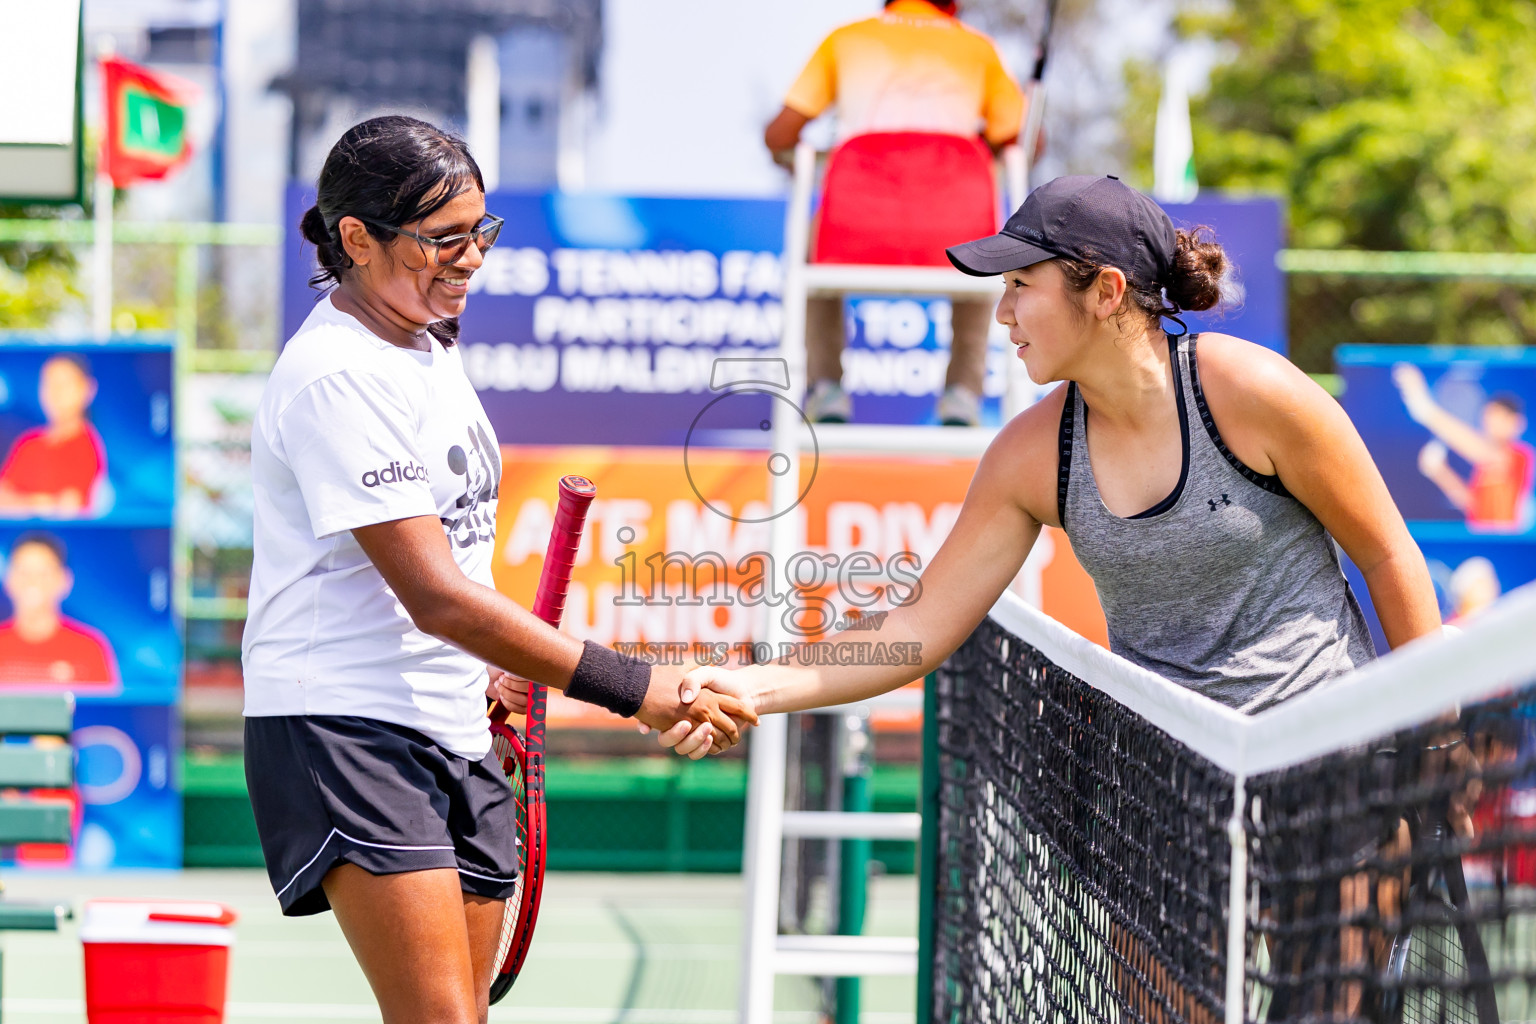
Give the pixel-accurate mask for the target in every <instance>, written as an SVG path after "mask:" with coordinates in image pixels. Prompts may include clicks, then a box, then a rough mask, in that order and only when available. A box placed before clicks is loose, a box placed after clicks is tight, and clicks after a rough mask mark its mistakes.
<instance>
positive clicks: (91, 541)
mask: <svg viewBox="0 0 1536 1024" xmlns="http://www.w3.org/2000/svg"><path fill="white" fill-rule="evenodd" d="M181 657H182V651H181V637H180V634H179V632H178V630H177V628H176V623H175V621H174V619H173V618H172V613H171V537H170V530H169V529H166V528H164V527H160V528H148V527H146V528H141V529H126V528H121V527H106V526H65V525H58V524H48V525H44V526H31V525H28V526H4V527H0V691H20V690H67V691H70V692H72V693H74V694H75V695H76V696H77V697H78V698H79V699H80V701H81V702H82V704H84V703H93V702H97V701H100V700H107V699H115V700H122V701H126V702H132V703H143V704H149V703H155V704H174V703H175V702H176V695H177V691H178V687H179V686H180V682H181Z"/></svg>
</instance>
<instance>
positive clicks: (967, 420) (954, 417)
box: [934, 384, 981, 427]
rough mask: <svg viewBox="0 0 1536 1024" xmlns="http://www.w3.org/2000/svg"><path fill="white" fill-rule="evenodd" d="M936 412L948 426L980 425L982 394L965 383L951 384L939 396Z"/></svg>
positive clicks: (941, 421)
mask: <svg viewBox="0 0 1536 1024" xmlns="http://www.w3.org/2000/svg"><path fill="white" fill-rule="evenodd" d="M934 414H935V415H936V416H938V418H939V422H940V423H941V424H943V425H944V426H946V427H979V426H981V396H980V395H978V394H976V392H974V391H972V390H971V389H970V388H968V387H966V386H965V385H963V384H951V385H950V386H949V387H947V388H945V389H944V393H943V394H942V395H940V396H939V404H938V406H937V407H936V408H935V409H934Z"/></svg>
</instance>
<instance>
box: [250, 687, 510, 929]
mask: <svg viewBox="0 0 1536 1024" xmlns="http://www.w3.org/2000/svg"><path fill="white" fill-rule="evenodd" d="M245 779H246V785H247V787H248V788H249V790H250V794H251V808H252V810H254V811H255V812H256V831H257V832H258V833H259V835H260V836H261V852H262V854H263V856H264V857H265V858H266V861H267V875H268V876H269V877H270V878H271V879H272V888H273V889H274V890H276V892H277V899H278V902H279V903H280V904H282V908H283V913H284V914H286V915H288V916H290V917H299V916H302V915H304V914H318V913H321V912H322V911H325V910H329V909H330V906H331V905H330V901H328V900H327V899H326V897H325V890H324V889H322V888H321V886H320V880H321V879H322V878H324V877H325V874H326V872H327V871H329V870H330V869H331V868H333V867H335V866H336V865H337V864H339V863H341V862H343V861H345V862H347V863H350V864H356V865H357V866H358V867H360V868H362V869H363V870H365V871H367V872H370V873H371V874H375V875H390V874H396V873H398V872H402V871H423V870H427V869H429V868H456V869H458V872H459V882H460V885H461V887H462V888H463V890H464V891H465V892H471V893H475V894H477V895H480V896H486V897H490V898H492V899H505V898H507V897H508V896H510V895H512V891H513V888H514V885H513V883H514V881H515V880H516V876H517V816H516V810H515V807H514V804H513V798H512V789H511V787H510V786H508V785H507V780H506V777H505V776H504V775H503V774H502V773H501V769H500V768H499V767H498V766H497V764H496V761H495V759H494V757H493V756H492V755H490V754H487V755H486V756H485V757H484V758H483V759H481V760H479V761H470V760H467V759H465V758H462V757H459V756H458V755H457V754H452V753H449V752H448V751H446V750H444V749H443V748H442V747H440V746H438V745H437V744H436V743H434V742H432V741H431V740H430V739H428V738H427V737H425V736H423V735H422V734H421V733H419V732H417V731H416V730H414V729H408V728H406V727H404V726H400V725H392V724H390V723H388V722H380V721H376V720H374V719H371V718H354V717H351V716H343V715H287V716H275V717H267V718H247V719H246V720H245Z"/></svg>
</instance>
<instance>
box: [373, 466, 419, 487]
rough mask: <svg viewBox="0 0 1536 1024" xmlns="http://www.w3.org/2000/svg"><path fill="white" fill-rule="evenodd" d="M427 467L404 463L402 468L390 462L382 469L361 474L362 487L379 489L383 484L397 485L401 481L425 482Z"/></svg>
mask: <svg viewBox="0 0 1536 1024" xmlns="http://www.w3.org/2000/svg"><path fill="white" fill-rule="evenodd" d="M426 478H427V467H426V466H423V465H421V464H420V463H417V464H416V465H412V464H410V463H406V464H405V465H404V466H402V465H400V463H398V462H391V463H390V464H389V465H387V466H385V467H384V468H383V469H370V470H369V471H368V472H366V473H364V474H363V486H364V487H379V486H381V485H383V484H397V483H399V482H400V481H401V480H425V479H426Z"/></svg>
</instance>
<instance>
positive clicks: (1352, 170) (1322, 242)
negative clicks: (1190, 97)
mask: <svg viewBox="0 0 1536 1024" xmlns="http://www.w3.org/2000/svg"><path fill="white" fill-rule="evenodd" d="M1182 28H1183V29H1184V30H1185V31H1193V32H1200V31H1202V30H1203V31H1204V32H1206V33H1208V34H1210V35H1211V36H1213V37H1214V38H1216V39H1217V40H1220V41H1222V42H1225V43H1227V44H1229V45H1230V46H1231V52H1232V55H1233V59H1232V60H1230V61H1227V62H1226V63H1224V64H1222V65H1220V66H1219V67H1218V68H1217V69H1216V70H1215V72H1214V73H1213V74H1212V76H1211V88H1210V91H1209V93H1208V94H1207V95H1206V96H1205V97H1204V98H1203V99H1202V100H1200V101H1199V102H1197V103H1196V105H1195V108H1194V112H1193V113H1194V122H1195V152H1196V154H1197V156H1198V159H1199V168H1200V177H1201V180H1202V181H1203V182H1208V183H1209V184H1211V185H1215V186H1217V187H1221V188H1227V189H1233V190H1240V191H1263V192H1278V193H1280V194H1282V195H1284V196H1285V197H1286V198H1287V200H1288V201H1289V204H1290V211H1291V212H1290V222H1291V241H1292V244H1294V245H1298V246H1304V247H1319V248H1333V247H1341V246H1346V247H1356V248H1363V249H1424V250H1463V251H1507V250H1526V251H1530V250H1532V249H1536V188H1533V187H1532V184H1533V183H1532V174H1531V171H1530V153H1531V152H1532V148H1533V144H1536V104H1533V102H1532V101H1533V99H1536V3H1533V2H1531V0H1244V2H1242V3H1239V4H1234V5H1232V7H1231V9H1230V10H1229V11H1228V12H1226V13H1225V14H1222V15H1220V16H1217V17H1214V18H1198V17H1188V18H1186V19H1185V21H1184V24H1183V26H1182Z"/></svg>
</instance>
